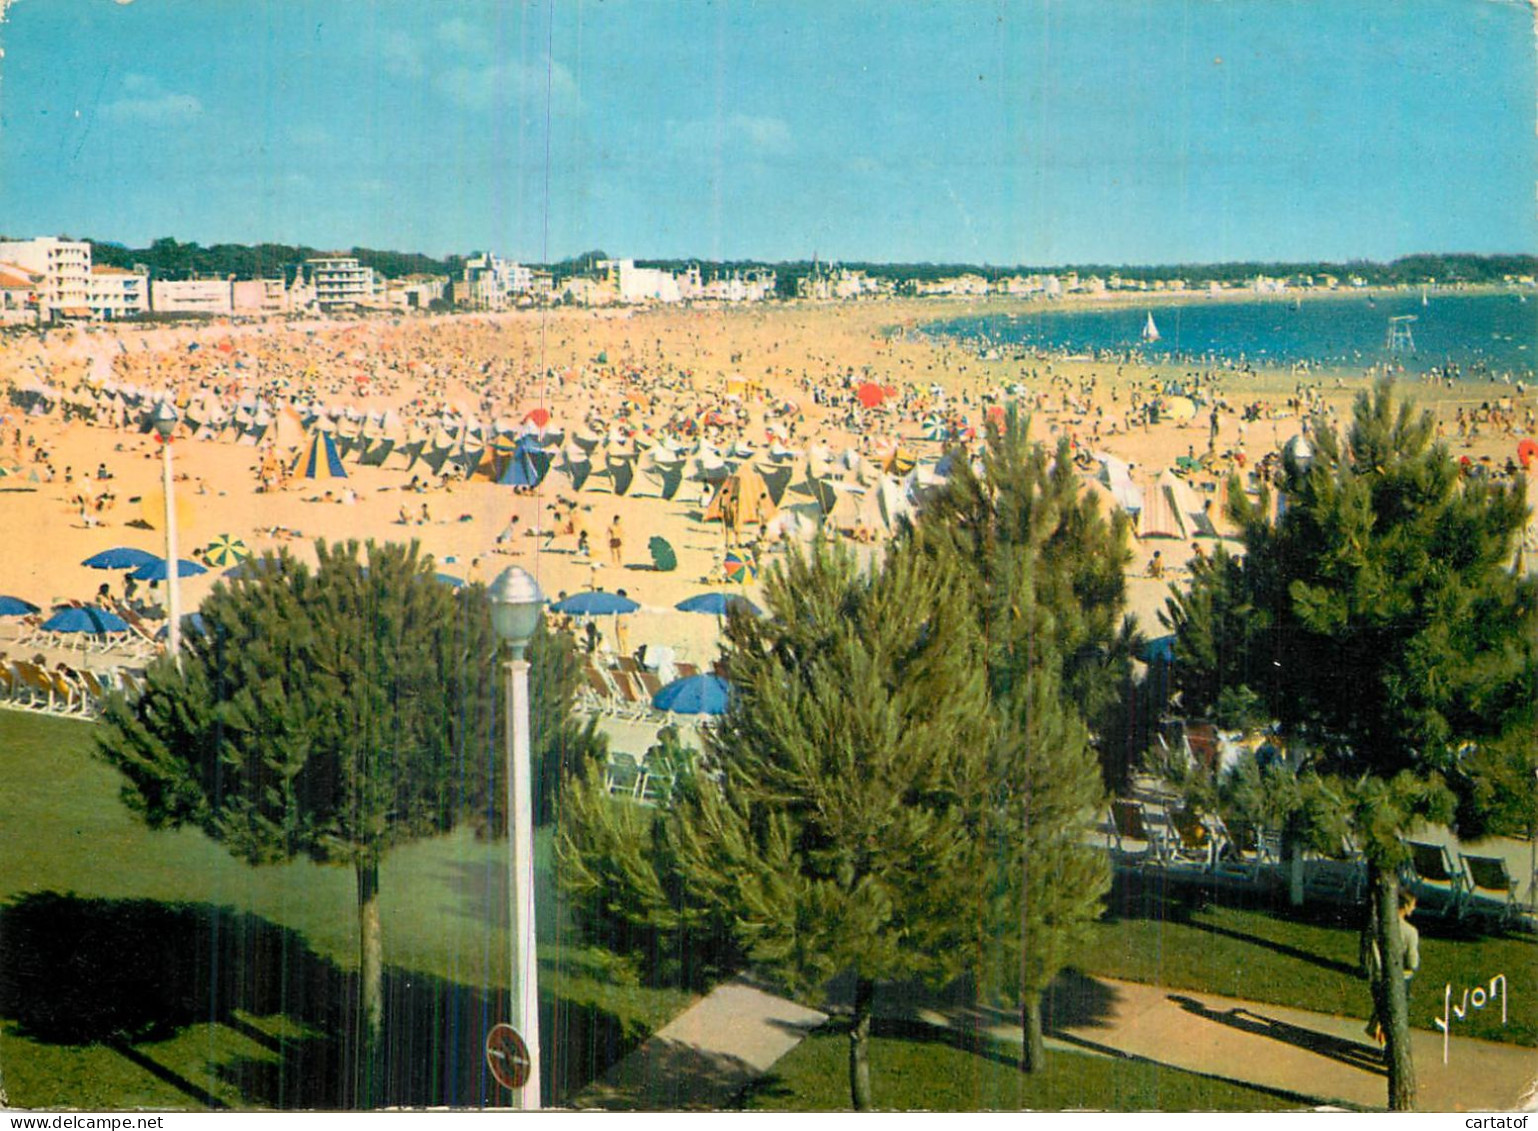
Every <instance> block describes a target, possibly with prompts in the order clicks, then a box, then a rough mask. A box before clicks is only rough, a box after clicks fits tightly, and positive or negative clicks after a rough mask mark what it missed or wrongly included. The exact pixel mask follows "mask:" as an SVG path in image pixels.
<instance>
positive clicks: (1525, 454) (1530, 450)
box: [1517, 440, 1538, 471]
mask: <svg viewBox="0 0 1538 1131" xmlns="http://www.w3.org/2000/svg"><path fill="white" fill-rule="evenodd" d="M1534 458H1538V440H1523V441H1522V442H1521V443H1520V444H1518V445H1517V459H1518V461H1520V462H1521V464H1522V470H1523V471H1530V470H1531V469H1532V466H1533V460H1534Z"/></svg>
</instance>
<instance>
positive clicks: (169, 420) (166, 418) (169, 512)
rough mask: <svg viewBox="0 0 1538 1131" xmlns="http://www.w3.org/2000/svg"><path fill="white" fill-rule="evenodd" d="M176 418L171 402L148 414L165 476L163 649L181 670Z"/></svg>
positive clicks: (162, 402) (158, 406)
mask: <svg viewBox="0 0 1538 1131" xmlns="http://www.w3.org/2000/svg"><path fill="white" fill-rule="evenodd" d="M178 419H179V418H178V417H177V415H176V409H175V408H174V407H172V405H171V402H170V401H161V402H160V403H159V404H158V405H156V406H155V411H154V412H153V413H151V414H150V423H151V424H153V425H154V426H155V433H156V435H158V436H159V437H160V441H161V443H160V449H161V456H162V460H161V469H162V471H163V473H164V476H165V489H166V611H167V612H168V613H169V614H170V617H171V620H170V623H169V624H168V625H167V626H166V647H167V648H169V649H170V651H171V658H172V659H173V660H175V661H176V667H177V669H178V670H180V668H181V666H182V606H181V594H180V593H179V592H178V591H177V590H178V586H177V584H176V582H177V562H176V498H175V496H174V495H173V493H172V492H173V490H174V488H173V487H172V485H171V483H172V477H171V434H172V433H173V432H175V431H176V423H177V420H178Z"/></svg>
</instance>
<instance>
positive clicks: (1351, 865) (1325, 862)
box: [1303, 837, 1367, 903]
mask: <svg viewBox="0 0 1538 1131" xmlns="http://www.w3.org/2000/svg"><path fill="white" fill-rule="evenodd" d="M1303 882H1304V886H1305V887H1306V888H1307V890H1308V892H1309V894H1310V895H1314V896H1318V897H1320V898H1323V899H1328V900H1332V901H1335V902H1340V903H1359V902H1361V899H1362V894H1363V892H1364V891H1365V890H1366V887H1367V861H1366V859H1365V858H1364V857H1363V856H1362V854H1361V853H1360V852H1359V851H1357V847H1356V844H1355V842H1353V841H1352V840H1351V839H1350V838H1349V837H1345V838H1343V839H1342V840H1341V842H1340V844H1339V845H1337V846H1336V847H1335V848H1334V849H1333V850H1331V851H1326V852H1315V853H1313V859H1311V860H1309V861H1307V863H1306V866H1305V868H1304V876H1303Z"/></svg>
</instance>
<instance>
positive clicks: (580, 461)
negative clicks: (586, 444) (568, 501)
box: [561, 447, 593, 491]
mask: <svg viewBox="0 0 1538 1131" xmlns="http://www.w3.org/2000/svg"><path fill="white" fill-rule="evenodd" d="M573 454H576V455H577V456H578V458H577V459H573V458H572V456H573ZM561 470H562V471H564V472H565V473H566V474H567V475H568V476H570V477H571V489H572V490H573V491H580V490H582V485H583V484H584V483H586V482H587V479H588V476H589V475H591V474H593V461H592V460H590V459H588V458H587V456H585V455H583V454H582V449H581V448H578V449H577V450H576V452H575V453H573V451H572V449H571V448H570V447H568V448H567V449H566V462H565V464H564V465H562V467H561Z"/></svg>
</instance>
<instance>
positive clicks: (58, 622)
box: [43, 605, 128, 636]
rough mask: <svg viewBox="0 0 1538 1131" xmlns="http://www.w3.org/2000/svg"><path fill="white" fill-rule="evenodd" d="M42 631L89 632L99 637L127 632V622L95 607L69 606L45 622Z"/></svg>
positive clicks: (114, 614)
mask: <svg viewBox="0 0 1538 1131" xmlns="http://www.w3.org/2000/svg"><path fill="white" fill-rule="evenodd" d="M43 631H44V632H89V633H92V634H94V635H98V636H99V635H101V634H103V633H107V632H127V631H128V622H127V621H126V620H124V619H123V618H122V617H120V616H118V615H117V614H116V613H109V612H108V611H107V610H106V609H98V608H97V607H96V606H95V605H79V606H76V605H71V606H70V607H69V608H67V609H61V610H59V611H58V612H56V613H54V614H53V616H51V617H49V618H48V619H47V620H45V621H44V622H43Z"/></svg>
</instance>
